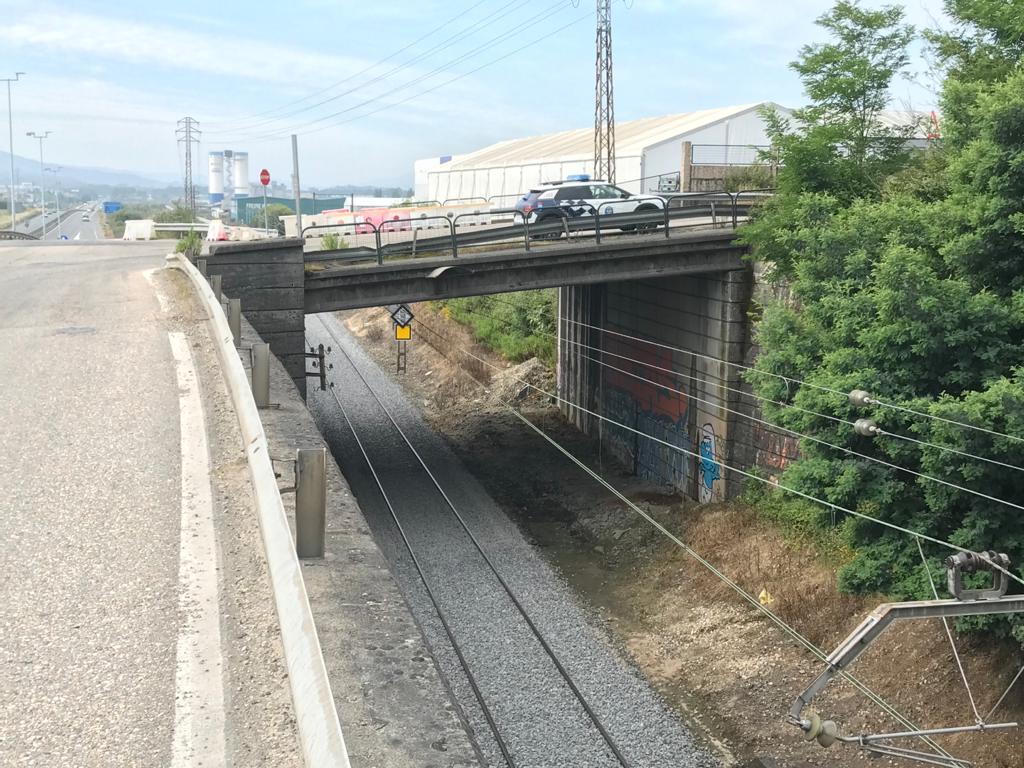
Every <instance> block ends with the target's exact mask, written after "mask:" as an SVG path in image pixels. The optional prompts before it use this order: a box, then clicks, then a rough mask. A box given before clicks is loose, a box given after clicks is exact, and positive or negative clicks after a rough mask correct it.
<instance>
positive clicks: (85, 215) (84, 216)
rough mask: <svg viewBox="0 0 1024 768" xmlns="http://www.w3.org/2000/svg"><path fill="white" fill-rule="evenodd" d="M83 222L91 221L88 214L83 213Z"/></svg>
mask: <svg viewBox="0 0 1024 768" xmlns="http://www.w3.org/2000/svg"><path fill="white" fill-rule="evenodd" d="M82 221H90V218H89V214H88V213H83V214H82Z"/></svg>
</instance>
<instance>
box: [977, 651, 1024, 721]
mask: <svg viewBox="0 0 1024 768" xmlns="http://www.w3.org/2000/svg"><path fill="white" fill-rule="evenodd" d="M1021 675H1024V665H1022V666H1021V668H1020V669H1019V670H1017V674H1016V675H1014V676H1013V680H1011V681H1010V684H1009V685H1008V686H1006V690H1005V691H1003V695H1002V696H1000V697H999V700H998V701H997V702H996V703H995V705H993V707H992V709H991V710H989V713H988V714H987V715H985V720H986V721H988V720H991V719H992V715H994V714H995V713H996V710H997V709H999V706H1000V705H1001V704H1002V703H1003V700H1004V699H1006V697H1007V696H1009V694H1010V691H1012V690H1013V686H1015V685H1016V684H1017V681H1018V680H1020V678H1021Z"/></svg>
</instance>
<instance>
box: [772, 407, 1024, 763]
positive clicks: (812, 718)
mask: <svg viewBox="0 0 1024 768" xmlns="http://www.w3.org/2000/svg"><path fill="white" fill-rule="evenodd" d="M851 399H852V397H851ZM944 564H945V566H946V569H947V586H948V587H949V592H950V594H951V595H953V598H952V599H949V600H920V601H914V602H906V603H885V604H883V605H880V606H878V607H877V608H876V609H875V610H874V611H872V612H871V613H870V615H868V617H867V618H866V619H864V621H863V622H861V624H860V626H859V627H857V629H855V630H854V631H853V632H852V633H851V634H850V636H849V637H847V638H846V640H844V641H843V642H842V643H841V644H840V645H839V647H838V648H836V650H834V651H833V652H832V653H831V654H830V655H829V656H828V658H827V660H826V663H827V666H826V668H825V669H824V670H823V671H822V672H821V674H819V675H818V677H817V678H816V679H815V680H814V681H813V682H812V683H811V684H810V685H809V686H808V687H807V688H806V689H805V690H804V692H803V693H801V694H800V695H799V696H797V698H796V700H795V701H794V702H793V704H792V706H791V707H790V709H789V715H788V718H787V719H788V721H789V723H790V724H792V725H795V726H797V727H798V728H800V729H801V730H802V731H803V732H804V736H805V738H806V739H808V740H813V741H817V742H818V744H820V745H821V746H823V747H831V746H832V745H833V744H835V743H836V742H843V743H846V744H853V745H855V746H857V747H858V748H859V749H863V750H866V751H868V752H872V753H874V754H878V755H885V756H888V757H901V758H904V759H907V760H913V761H916V762H920V763H927V764H929V765H940V766H945V767H946V768H964V766H968V765H970V763H968V762H966V761H964V760H960V759H958V758H955V757H950V756H948V755H946V754H936V753H932V752H921V751H918V750H914V749H908V748H906V747H900V746H896V745H894V744H892V743H890V742H893V741H897V740H900V739H909V738H922V737H930V736H941V735H948V734H953V733H966V732H985V731H990V730H1002V729H1006V728H1016V727H1017V723H986V722H983V721H980V720H979V722H977V723H974V724H973V725H964V726H952V727H947V728H931V729H919V730H912V731H901V732H895V733H875V734H858V735H854V736H844V735H843V734H842V733H841V730H840V728H839V726H838V725H837V724H836V722H835V721H834V720H828V719H823V718H822V717H821V715H819V714H818V713H816V712H814V713H811V714H810V715H809V716H805V715H804V709H806V708H807V707H808V706H810V704H811V702H812V701H813V700H814V698H815V697H816V696H817V695H818V694H820V693H821V692H822V691H823V690H824V689H825V687H826V686H827V685H828V684H829V682H831V680H832V679H833V678H835V677H837V676H839V675H841V674H842V673H843V671H844V670H845V669H846V668H847V667H849V666H850V665H852V664H853V662H854V661H855V660H856V659H857V657H859V656H860V654H861V653H863V652H864V651H865V650H866V649H867V648H868V646H870V645H871V643H873V642H874V641H875V640H876V639H878V637H879V636H881V634H882V633H883V632H884V631H885V629H886V628H887V627H888V626H889V624H891V623H892V622H893V621H896V620H899V619H932V618H954V617H958V616H982V615H993V614H1008V613H1024V595H1010V596H1007V595H1006V591H1007V587H1008V586H1009V578H1008V576H1007V571H1008V569H1009V566H1010V558H1009V557H1007V556H1006V555H1005V554H1002V553H997V552H958V553H957V554H955V555H952V556H950V557H948V558H946V560H945V561H944ZM980 572H990V573H992V575H993V581H992V586H991V587H990V588H989V589H965V588H964V584H963V577H964V575H965V574H972V573H980Z"/></svg>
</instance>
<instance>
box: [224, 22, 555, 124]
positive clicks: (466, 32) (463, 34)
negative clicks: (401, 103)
mask: <svg viewBox="0 0 1024 768" xmlns="http://www.w3.org/2000/svg"><path fill="white" fill-rule="evenodd" d="M520 5H522V3H521V4H520ZM506 7H507V8H509V10H506V11H505V12H504V13H500V14H496V15H492V16H490V17H487V18H484V19H482V20H480V21H477V22H474V23H473V24H471V25H470V26H469V27H467V28H465V29H463V30H461V31H460V32H457V33H456V34H454V35H452V36H451V37H449V38H446V39H445V40H443V41H441V42H440V43H438V44H437V45H435V46H434V47H432V48H428V49H427V50H426V51H424V52H422V53H420V54H418V55H417V56H415V57H413V58H411V59H409V60H408V61H405V62H403V63H401V64H399V65H398V66H395V67H392V68H391V69H389V70H388V71H386V72H384V73H382V74H378V75H375V76H374V77H372V78H370V79H369V80H366V81H364V82H361V83H358V84H357V85H355V86H353V87H351V88H349V89H347V90H345V91H342V92H341V93H338V94H334V95H332V96H329V97H327V98H325V99H322V100H320V101H318V102H316V103H315V104H310V105H308V106H305V107H302V108H300V109H296V110H293V111H291V112H288V113H285V114H281V115H279V116H276V117H273V118H270V119H267V120H262V121H260V122H257V123H253V124H251V125H247V126H241V127H236V128H235V129H219V130H217V131H214V133H235V134H238V135H243V136H244V135H248V134H253V133H254V132H257V133H258V132H259V131H258V129H259V128H260V127H261V126H264V125H270V124H272V123H276V122H281V121H284V120H287V119H289V118H291V117H295V116H296V115H300V114H302V113H304V112H309V111H310V110H313V109H316V108H317V107H321V106H323V105H325V104H329V103H331V102H334V101H337V100H338V99H340V98H343V97H344V96H348V95H350V94H352V93H355V92H356V91H360V90H363V89H365V88H368V87H369V86H371V85H374V84H376V83H379V82H380V81H382V80H386V79H387V78H389V77H391V75H393V74H395V73H397V72H401V71H402V70H404V69H408V68H409V67H410V66H411V65H413V64H417V63H419V62H420V61H423V60H424V59H428V58H430V57H431V56H433V55H434V54H436V53H438V52H440V51H443V50H446V49H447V48H450V47H452V46H453V45H455V44H457V43H459V42H461V41H462V40H464V39H465V38H467V37H469V36H470V35H471V34H472V33H474V32H477V31H479V30H481V29H484V28H486V27H489V26H490V25H492V24H495V23H497V22H498V21H500V20H501V19H503V18H505V17H506V16H509V15H511V14H512V13H515V12H516V11H517V10H518V7H519V6H515V5H511V4H509V3H506ZM563 9H564V6H562V7H560V8H555V9H554V10H552V11H547V12H545V11H542V12H541V13H538V14H537V15H536V16H534V17H531V18H530V19H527V20H526V22H524V24H526V23H529V22H530V21H532V20H534V19H537V20H538V21H540V20H543V18H544V17H545V14H547V15H554V14H555V13H558V12H559V11H561V10H563ZM518 31H521V30H518ZM518 31H516V30H513V31H512V32H503V33H502V34H500V35H498V36H497V37H495V38H492V39H491V40H488V41H487V42H485V43H484V44H483V45H482V46H478V47H477V48H475V49H472V50H471V51H469V52H467V53H464V54H462V55H461V56H459V57H457V58H455V59H453V60H451V61H449V62H447V63H446V64H445V65H443V66H442V67H439V68H437V69H435V70H433V71H432V72H430V73H427V74H426V75H424V76H422V77H421V78H418V79H417V80H413V81H411V82H409V83H405V84H402V85H400V86H398V88H397V89H396V90H400V89H402V88H406V87H408V86H410V85H415V84H416V83H417V82H420V81H422V80H423V79H426V78H428V77H430V76H431V75H433V74H436V73H437V72H438V71H443V70H444V69H447V68H449V67H450V66H451V65H453V64H457V63H459V62H461V61H464V60H465V59H466V58H472V56H473V55H475V53H477V52H479V51H480V50H482V49H484V48H486V47H487V46H489V45H492V44H494V43H495V42H500V41H502V40H504V39H507V38H508V37H511V36H513V35H514V34H518ZM365 103H367V102H363V104H365ZM359 106H362V105H356V107H354V108H357V107H359ZM354 108H353V109H354ZM344 111H347V110H343V112H344ZM339 114H342V112H336V113H334V114H333V115H327V116H325V117H321V118H316V119H314V120H310V121H309V122H308V123H306V124H308V125H312V124H315V123H316V122H318V121H320V120H326V119H328V118H330V117H334V116H337V115H339ZM300 127H301V126H300Z"/></svg>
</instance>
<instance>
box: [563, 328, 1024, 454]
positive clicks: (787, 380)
mask: <svg viewBox="0 0 1024 768" xmlns="http://www.w3.org/2000/svg"><path fill="white" fill-rule="evenodd" d="M559 319H561V321H564V322H565V323H571V324H573V325H578V326H583V327H585V328H592V329H595V330H597V331H603V332H604V333H608V334H612V335H614V336H621V337H623V338H626V339H630V340H632V341H639V342H641V343H644V344H650V345H651V346H656V347H660V348H663V349H670V350H673V351H676V352H683V353H685V354H691V355H693V356H695V357H701V358H703V359H709V360H713V361H715V362H721V364H723V365H726V366H730V367H732V368H737V369H740V370H742V371H750V372H752V373H754V374H757V375H763V376H770V377H772V378H775V379H779V380H781V381H784V382H785V383H786V385H787V386H788V384H791V383H793V384H799V385H801V386H805V387H810V388H811V389H817V390H819V391H822V392H829V393H831V394H836V395H839V396H840V397H843V398H844V399H849V397H850V393H849V392H843V391H840V390H839V389H834V388H833V387H826V386H822V385H821V384H814V383H812V382H809V381H803V380H801V379H795V378H793V377H791V376H783V375H782V374H776V373H772V372H771V371H762V370H760V369H757V368H755V367H753V366H746V365H743V364H741V362H730V361H729V360H725V359H722V358H721V357H715V356H713V355H709V354H703V353H701V352H696V351H694V350H692V349H685V348H683V347H674V346H672V345H671V344H663V343H662V342H658V341H651V340H650V339H643V338H641V337H639V336H631V335H630V334H625V333H621V332H618V331H612V330H610V329H607V328H603V329H602V328H600V327H599V326H594V325H591V324H589V323H584V322H583V321H577V319H571V318H569V317H560V318H559ZM868 400H869V402H870V404H872V406H878V407H880V408H888V409H892V410H895V411H902V412H904V413H908V414H913V415H916V416H922V417H926V418H929V419H934V420H936V421H942V422H946V423H948V424H954V425H956V426H959V427H964V428H966V429H976V430H978V431H981V432H986V433H989V434H992V435H996V436H998V437H1006V438H1008V439H1011V440H1017V441H1021V442H1024V438H1021V437H1016V436H1014V435H1010V434H1006V433H1004V432H997V431H995V430H991V429H985V428H983V427H975V426H973V425H971V424H966V423H964V422H958V421H955V420H953V419H945V418H943V417H939V416H932V415H931V414H925V413H923V412H920V411H913V410H911V409H908V408H904V407H902V406H895V404H893V403H887V402H884V401H882V400H878V399H876V398H873V397H869V398H868ZM888 434H889V435H890V436H898V435H893V434H892V433H888ZM928 444H932V443H928ZM932 446H933V447H938V449H942V447H943V446H942V445H932ZM974 458H981V457H974ZM1014 468H1015V469H1018V470H1020V471H1024V468H1021V467H1014Z"/></svg>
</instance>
